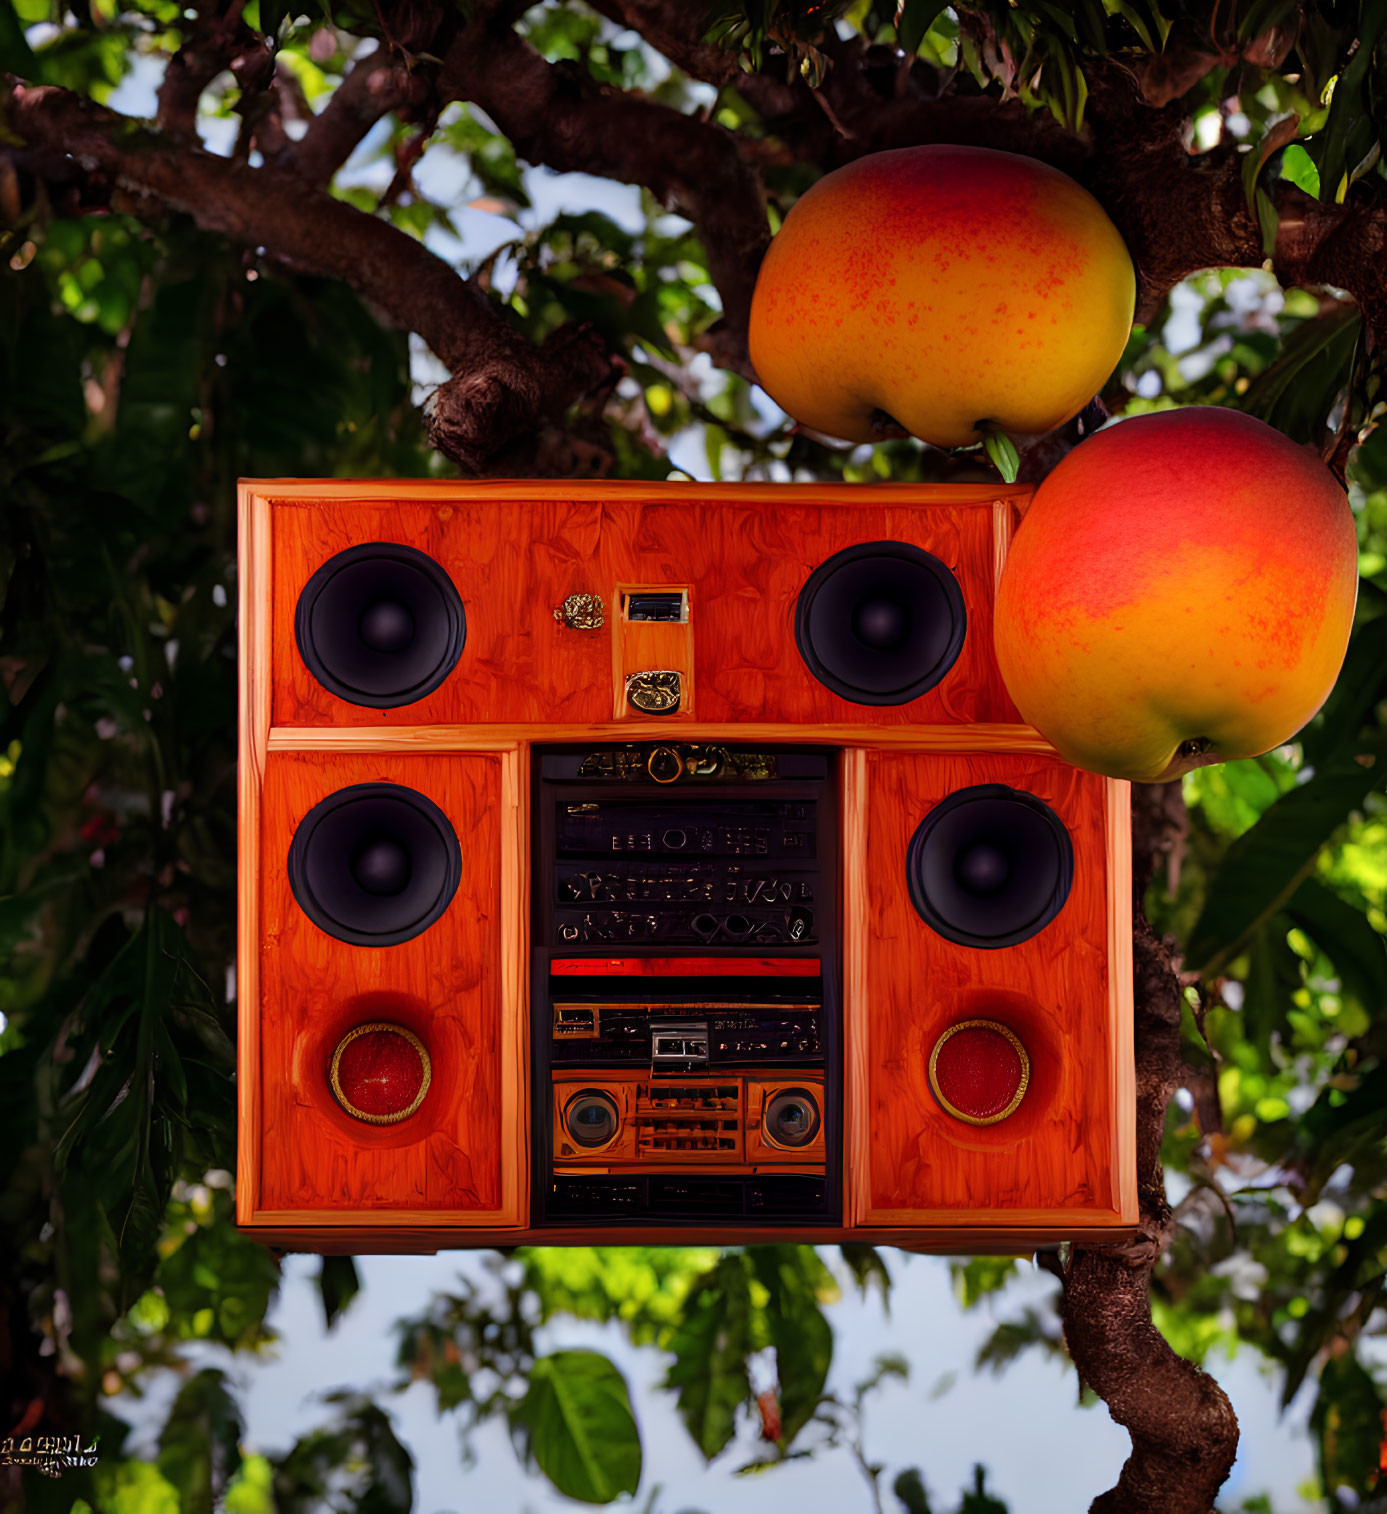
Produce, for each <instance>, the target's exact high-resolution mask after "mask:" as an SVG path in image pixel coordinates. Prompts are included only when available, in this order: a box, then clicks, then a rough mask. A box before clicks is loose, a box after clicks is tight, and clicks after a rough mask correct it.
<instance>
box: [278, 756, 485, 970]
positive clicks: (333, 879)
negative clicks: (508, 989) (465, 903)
mask: <svg viewBox="0 0 1387 1514" xmlns="http://www.w3.org/2000/svg"><path fill="white" fill-rule="evenodd" d="M461 878H462V849H461V848H460V847H459V845H458V838H457V835H456V833H455V832H454V830H453V827H452V826H451V825H450V824H449V821H448V817H447V816H446V815H445V814H444V813H443V811H442V810H441V809H439V807H438V806H437V805H436V804H435V803H434V802H433V800H432V799H428V798H426V797H425V796H424V795H423V794H419V793H416V792H415V791H414V790H413V789H409V788H405V787H403V786H402V785H400V784H395V783H358V784H353V785H352V786H351V787H350V788H345V789H339V790H338V791H337V792H336V793H335V794H329V795H328V797H327V798H326V799H324V800H321V801H320V802H319V803H318V804H315V805H314V806H313V808H312V809H311V810H309V812H308V814H307V815H305V816H304V818H303V820H302V821H301V822H300V824H299V828H298V830H296V831H295V832H294V839H293V841H292V842H291V843H290V846H289V886H290V888H291V889H293V891H294V898H295V899H297V900H298V903H299V908H300V909H302V910H303V912H304V914H306V915H307V916H308V918H309V919H310V920H312V922H313V923H314V925H316V926H317V927H318V928H319V929H320V930H324V931H326V932H327V933H328V935H330V936H334V937H336V939H337V940H339V941H347V942H349V943H351V945H353V946H397V945H398V944H399V943H400V942H401V941H409V940H411V939H412V938H413V937H415V936H417V935H419V934H420V933H421V932H422V931H425V930H427V929H428V928H429V926H431V925H432V924H433V923H434V921H435V920H437V919H438V917H439V916H440V915H441V914H442V913H443V911H444V910H445V909H447V908H448V905H449V903H450V902H451V901H452V897H453V895H454V894H455V893H456V892H457V886H458V883H459V882H460V880H461Z"/></svg>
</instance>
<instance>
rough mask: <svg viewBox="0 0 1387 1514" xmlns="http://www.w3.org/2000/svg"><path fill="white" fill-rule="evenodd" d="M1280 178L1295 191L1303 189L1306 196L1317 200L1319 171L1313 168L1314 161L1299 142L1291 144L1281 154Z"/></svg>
mask: <svg viewBox="0 0 1387 1514" xmlns="http://www.w3.org/2000/svg"><path fill="white" fill-rule="evenodd" d="M1281 177H1282V178H1283V179H1286V180H1288V181H1289V182H1290V183H1292V184H1294V185H1295V186H1296V188H1297V189H1303V190H1304V191H1305V193H1306V194H1308V195H1314V196H1315V198H1316V199H1318V198H1319V194H1320V171H1319V169H1318V168H1316V167H1315V160H1314V159H1313V158H1312V157H1311V156H1310V154H1309V153H1308V152H1306V151H1305V149H1304V148H1303V147H1302V146H1301V145H1300V143H1299V142H1292V143H1291V145H1290V146H1289V147H1288V148H1287V149H1286V151H1285V152H1284V153H1283V154H1282V157H1281Z"/></svg>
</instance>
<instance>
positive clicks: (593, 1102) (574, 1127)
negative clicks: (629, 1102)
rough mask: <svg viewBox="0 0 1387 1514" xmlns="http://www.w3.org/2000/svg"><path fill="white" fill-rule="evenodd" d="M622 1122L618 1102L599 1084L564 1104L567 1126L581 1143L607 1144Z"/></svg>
mask: <svg viewBox="0 0 1387 1514" xmlns="http://www.w3.org/2000/svg"><path fill="white" fill-rule="evenodd" d="M620 1124H621V1115H620V1114H619V1113H618V1111H617V1107H616V1104H615V1103H614V1102H613V1101H612V1099H611V1098H610V1097H609V1096H608V1095H607V1094H605V1093H602V1092H601V1091H600V1090H598V1089H596V1088H585V1089H584V1090H583V1091H582V1093H579V1094H575V1095H574V1096H573V1097H572V1098H571V1099H570V1100H569V1101H568V1103H567V1104H566V1105H565V1106H564V1112H563V1128H564V1129H565V1130H566V1131H567V1132H568V1134H569V1136H570V1137H571V1139H572V1140H573V1141H575V1142H576V1143H577V1144H578V1145H579V1146H585V1147H593V1146H605V1145H606V1144H607V1143H608V1141H610V1140H612V1139H613V1137H614V1136H615V1135H616V1133H617V1128H618V1126H619V1125H620Z"/></svg>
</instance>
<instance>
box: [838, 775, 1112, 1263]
mask: <svg viewBox="0 0 1387 1514" xmlns="http://www.w3.org/2000/svg"><path fill="white" fill-rule="evenodd" d="M845 789H846V794H845V798H846V804H845V815H846V823H845V833H844V839H845V853H846V856H845V862H846V869H847V875H846V880H845V881H846V885H847V899H846V907H845V938H846V939H845V947H846V953H845V956H846V961H845V968H846V972H845V985H844V987H845V1001H846V1003H845V1025H846V1027H847V1035H848V1040H849V1046H850V1052H851V1055H850V1057H849V1069H850V1071H849V1078H850V1083H851V1097H850V1099H849V1108H850V1110H851V1119H852V1122H853V1127H854V1128H853V1132H852V1139H851V1140H850V1141H849V1143H848V1148H849V1152H850V1157H849V1161H850V1166H851V1171H850V1174H849V1183H848V1188H849V1192H850V1194H851V1195H852V1199H851V1207H852V1223H854V1224H856V1225H860V1226H867V1227H872V1226H925V1227H930V1228H934V1227H940V1228H950V1227H958V1228H960V1229H962V1228H965V1227H966V1228H967V1229H968V1230H969V1231H971V1232H977V1231H979V1230H983V1231H988V1232H990V1233H991V1237H992V1239H994V1240H995V1241H996V1242H998V1243H1000V1244H1006V1243H1008V1242H1014V1243H1015V1244H1017V1245H1024V1244H1025V1243H1026V1241H1027V1239H1028V1238H1030V1234H1031V1232H1034V1233H1035V1234H1036V1235H1043V1234H1046V1233H1053V1232H1056V1231H1062V1232H1064V1233H1066V1234H1074V1235H1079V1236H1082V1235H1085V1234H1087V1233H1088V1232H1090V1231H1092V1232H1094V1233H1098V1232H1101V1231H1102V1230H1104V1229H1108V1228H1114V1227H1122V1226H1125V1225H1130V1224H1132V1223H1133V1222H1134V1220H1135V1218H1136V1212H1137V1199H1136V1159H1135V1088H1134V1064H1133V1052H1132V1004H1131V997H1132V967H1131V859H1130V807H1129V794H1130V791H1129V787H1128V785H1127V784H1125V783H1120V782H1116V781H1114V780H1111V779H1105V778H1100V777H1096V776H1095V775H1093V774H1090V773H1084V772H1080V771H1079V770H1077V769H1075V768H1073V767H1070V766H1069V765H1068V764H1066V763H1064V762H1061V761H1060V760H1059V759H1058V758H1050V757H1044V756H1031V755H1017V754H1003V753H994V754H969V755H967V756H962V755H956V754H945V753H923V752H919V753H916V752H911V753H902V752H899V751H859V752H852V753H849V754H846V772H845Z"/></svg>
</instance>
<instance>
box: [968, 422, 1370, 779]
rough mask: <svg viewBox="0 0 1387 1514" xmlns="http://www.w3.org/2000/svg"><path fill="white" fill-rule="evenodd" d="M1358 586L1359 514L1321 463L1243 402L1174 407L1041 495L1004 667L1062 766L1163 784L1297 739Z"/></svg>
mask: <svg viewBox="0 0 1387 1514" xmlns="http://www.w3.org/2000/svg"><path fill="white" fill-rule="evenodd" d="M1357 591H1358V557H1357V542H1356V533H1355V530H1354V522H1353V514H1352V511H1351V510H1350V508H1349V504H1348V499H1347V496H1346V495H1345V493H1344V491H1343V489H1341V488H1340V487H1339V485H1338V483H1337V482H1336V481H1335V479H1334V477H1333V476H1332V475H1331V474H1330V472H1329V470H1328V468H1326V467H1325V465H1324V464H1323V463H1322V462H1321V461H1320V459H1319V458H1318V457H1317V456H1315V455H1314V454H1313V453H1312V452H1309V451H1307V450H1306V449H1305V448H1302V447H1299V446H1297V445H1296V444H1295V443H1294V442H1292V441H1290V440H1289V439H1288V438H1287V437H1285V436H1283V435H1282V434H1281V433H1280V432H1279V431H1276V430H1273V429H1272V427H1270V426H1268V425H1265V424H1264V423H1263V422H1261V421H1259V420H1254V419H1253V418H1252V417H1251V416H1247V415H1244V414H1242V413H1240V412H1238V411H1234V410H1226V409H1222V408H1219V407H1217V406H1212V405H1210V406H1195V407H1191V408H1189V409H1184V410H1172V411H1163V412H1159V413H1156V414H1152V415H1144V416H1137V417H1134V418H1132V419H1131V420H1126V421H1120V422H1117V423H1115V424H1113V425H1110V426H1107V427H1105V428H1104V429H1103V430H1102V431H1099V432H1097V433H1096V434H1094V435H1093V436H1091V437H1089V438H1088V439H1087V440H1086V441H1083V442H1081V443H1080V444H1079V446H1078V447H1076V448H1075V449H1074V450H1073V451H1072V452H1070V453H1069V454H1068V456H1067V457H1065V458H1064V460H1063V461H1062V462H1061V463H1060V464H1059V465H1058V466H1057V467H1056V468H1055V469H1054V470H1053V471H1052V472H1051V473H1050V474H1049V475H1048V476H1047V477H1046V479H1045V480H1044V482H1043V483H1042V484H1041V485H1040V487H1039V489H1037V491H1036V493H1035V496H1034V499H1033V500H1032V503H1031V505H1030V508H1029V509H1028V510H1027V511H1026V514H1025V516H1024V518H1023V519H1022V521H1021V524H1020V527H1019V529H1018V531H1017V533H1016V536H1015V538H1014V540H1013V542H1012V545H1011V549H1010V552H1009V554H1008V556H1007V559H1006V563H1005V565H1004V567H1003V570H1002V575H1001V582H1000V584H999V587H998V594H997V609H996V624H995V644H996V650H997V660H998V663H999V665H1000V667H1001V670H1002V676H1003V678H1004V679H1005V680H1006V685H1007V688H1008V690H1009V691H1010V693H1011V697H1012V699H1013V700H1014V701H1015V703H1016V706H1017V708H1018V709H1019V710H1020V712H1021V714H1022V716H1023V718H1024V719H1025V720H1027V721H1028V722H1029V723H1030V724H1031V725H1033V726H1035V727H1036V728H1037V729H1038V730H1039V731H1040V732H1041V734H1042V735H1044V736H1045V737H1046V738H1047V739H1048V740H1049V741H1050V742H1051V743H1052V744H1053V745H1054V746H1055V747H1056V748H1057V749H1058V751H1059V753H1060V755H1061V756H1063V757H1064V758H1065V759H1067V760H1068V761H1069V762H1072V763H1073V764H1074V765H1075V766H1076V767H1081V768H1087V769H1089V770H1090V771H1092V772H1095V773H1104V774H1106V775H1108V776H1109V777H1113V778H1130V779H1137V780H1144V781H1161V780H1166V779H1171V778H1176V777H1178V776H1179V775H1180V774H1181V773H1184V772H1186V771H1188V770H1189V769H1190V768H1193V767H1197V766H1201V765H1203V764H1205V763H1209V762H1222V761H1224V760H1225V759H1227V758H1235V757H1251V756H1255V755H1257V754H1259V753H1262V752H1266V751H1269V750H1271V748H1273V747H1276V746H1279V745H1280V744H1282V743H1283V742H1285V741H1287V740H1289V739H1290V737H1292V736H1293V735H1294V734H1295V733H1296V732H1297V731H1298V730H1299V729H1300V728H1301V727H1302V726H1303V725H1304V724H1305V723H1306V721H1308V720H1309V719H1310V718H1311V716H1312V715H1314V713H1315V712H1316V711H1317V710H1318V709H1319V708H1320V706H1321V705H1322V704H1323V703H1324V701H1325V699H1326V698H1327V697H1328V695H1329V692H1330V690H1331V689H1332V688H1333V686H1334V681H1335V678H1336V677H1337V676H1338V672H1339V668H1340V667H1341V665H1342V663H1343V660H1344V651H1345V648H1346V646H1347V643H1348V635H1349V626H1350V623H1351V622H1352V620H1353V611H1354V602H1355V599H1356V596H1357Z"/></svg>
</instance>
